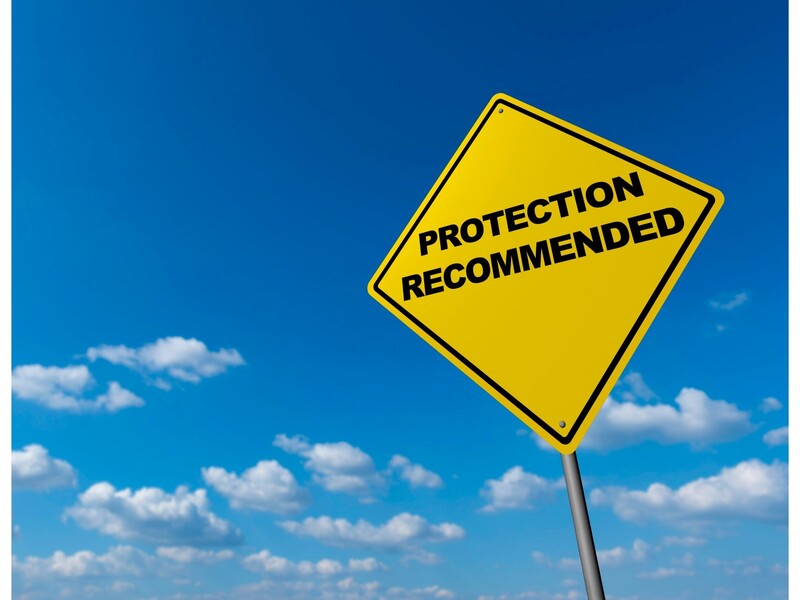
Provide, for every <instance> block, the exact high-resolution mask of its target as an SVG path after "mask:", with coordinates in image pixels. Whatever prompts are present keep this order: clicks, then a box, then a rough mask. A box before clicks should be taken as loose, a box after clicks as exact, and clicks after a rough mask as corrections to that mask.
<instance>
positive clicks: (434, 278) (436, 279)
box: [422, 267, 444, 296]
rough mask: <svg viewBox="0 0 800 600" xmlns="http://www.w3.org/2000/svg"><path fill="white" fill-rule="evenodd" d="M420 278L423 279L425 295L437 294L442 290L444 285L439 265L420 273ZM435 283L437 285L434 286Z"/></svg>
mask: <svg viewBox="0 0 800 600" xmlns="http://www.w3.org/2000/svg"><path fill="white" fill-rule="evenodd" d="M422 279H423V281H425V295H426V296H429V295H431V294H438V293H439V292H443V291H444V286H443V285H442V269H441V267H439V268H436V269H431V270H430V271H425V272H424V273H423V274H422ZM436 284H439V285H438V286H436V287H434V286H435V285H436Z"/></svg>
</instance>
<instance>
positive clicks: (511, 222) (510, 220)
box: [506, 204, 528, 231]
mask: <svg viewBox="0 0 800 600" xmlns="http://www.w3.org/2000/svg"><path fill="white" fill-rule="evenodd" d="M506 224H507V225H508V230H509V231H516V230H517V229H525V228H526V227H527V226H528V222H527V221H526V220H525V205H524V204H518V205H517V206H512V207H511V208H507V209H506Z"/></svg>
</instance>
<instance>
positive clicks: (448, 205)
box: [369, 94, 722, 454]
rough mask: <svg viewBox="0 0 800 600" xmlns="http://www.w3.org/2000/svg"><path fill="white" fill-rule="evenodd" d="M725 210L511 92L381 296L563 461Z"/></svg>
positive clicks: (415, 226) (454, 165) (410, 233)
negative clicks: (523, 100) (701, 240)
mask: <svg viewBox="0 0 800 600" xmlns="http://www.w3.org/2000/svg"><path fill="white" fill-rule="evenodd" d="M721 205H722V194H721V193H720V192H719V191H717V190H715V189H714V188H711V187H709V186H707V185H704V184H702V183H700V182H698V181H695V180H694V179H691V178H689V177H686V176H685V175H682V174H680V173H678V172H676V171H673V170H672V169H669V168H667V167H665V166H663V165H660V164H658V163H656V162H654V161H652V160H649V159H647V158H645V157H643V156H640V155H638V154H635V153H633V152H631V151H629V150H626V149H625V148H622V147H620V146H618V145H616V144H614V143H612V142H609V141H607V140H604V139H602V138H600V137H598V136H596V135H594V134H591V133H589V132H587V131H584V130H582V129H579V128H578V127H575V126H574V125H570V124H569V123H566V122H564V121H562V120H560V119H557V118H556V117H553V116H551V115H548V114H547V113H544V112H542V111H540V110H538V109H536V108H533V107H531V106H528V105H527V104H524V103H522V102H519V101H518V100H514V99H513V98H510V97H508V96H505V95H503V94H499V95H497V96H495V97H494V98H492V100H491V102H490V103H489V105H488V106H487V107H486V109H484V111H483V113H482V114H481V116H480V118H479V119H478V121H477V122H476V123H475V125H474V126H473V127H472V130H471V131H470V132H469V134H468V135H467V137H466V139H465V140H464V141H463V142H462V144H461V146H460V147H459V149H458V151H457V152H456V154H455V156H453V158H452V159H451V160H450V163H449V164H448V165H447V168H445V170H444V172H443V173H442V174H441V175H440V176H439V179H438V180H437V181H436V183H435V185H434V186H433V189H432V190H431V191H430V193H429V194H428V196H427V197H426V198H425V200H424V201H423V203H422V205H421V206H420V207H419V208H418V209H417V212H416V213H415V214H414V216H413V217H412V218H411V221H410V222H409V224H408V225H407V226H406V228H405V230H404V231H403V233H402V234H401V235H400V238H399V239H398V240H397V242H395V244H394V246H393V247H392V249H391V251H390V252H389V254H388V256H387V257H386V258H385V259H384V261H383V263H382V264H381V266H380V267H379V268H378V271H377V272H376V273H375V275H374V276H373V278H372V280H371V281H370V284H369V293H370V294H371V295H372V296H373V297H374V298H375V299H376V300H378V302H380V303H381V304H382V305H383V306H385V307H386V308H387V309H388V310H389V311H391V312H392V313H393V314H394V315H395V316H397V317H398V318H399V319H400V320H402V321H403V322H404V323H405V324H406V325H408V326H409V327H411V328H412V329H413V330H414V331H416V332H417V333H418V334H419V335H420V336H422V337H423V338H425V339H426V340H427V341H428V342H429V343H430V344H431V345H433V346H434V347H435V348H436V349H437V350H439V351H440V352H441V353H442V354H444V355H445V356H446V357H447V358H448V359H449V360H450V361H452V362H453V363H454V364H455V365H456V366H458V367H459V368H460V369H461V370H462V371H464V373H466V374H467V375H468V376H469V377H471V378H472V379H473V380H474V381H475V382H476V383H478V384H479V385H480V386H481V387H482V388H483V389H484V390H486V391H487V392H488V393H489V394H491V395H492V396H494V397H495V398H496V399H497V400H498V401H500V402H501V403H502V404H503V405H505V406H506V408H508V409H509V410H510V411H511V412H513V413H514V414H515V415H516V416H517V417H519V418H520V419H521V420H522V421H524V422H525V423H526V424H527V425H528V426H529V427H531V428H532V429H533V430H534V431H536V432H537V433H538V434H540V435H541V436H542V437H544V438H545V439H546V440H547V441H548V442H549V443H550V444H551V445H552V446H554V447H555V448H556V449H557V450H558V451H559V452H562V453H565V454H566V453H569V452H573V451H574V450H575V448H576V447H577V446H578V444H579V443H580V440H581V438H582V437H583V435H584V434H585V433H586V430H587V428H588V427H589V425H590V424H591V422H592V420H593V419H594V417H595V415H596V414H597V412H598V411H599V410H600V407H601V406H602V403H603V402H604V400H605V398H606V397H607V396H608V394H609V392H610V390H611V388H612V387H613V386H614V384H615V383H616V381H617V379H618V378H619V376H620V375H621V373H622V370H623V369H624V368H625V365H626V364H627V363H628V360H629V359H630V357H631V355H632V354H633V352H634V350H635V349H636V347H637V345H638V344H639V342H640V341H641V339H642V336H643V335H644V333H645V331H646V330H647V328H648V327H649V326H650V323H651V322H652V321H653V319H654V318H655V315H656V313H657V312H658V310H659V308H661V305H662V304H663V302H664V300H665V298H666V297H667V295H668V294H669V292H670V290H671V289H672V286H673V285H674V284H675V281H676V280H677V278H678V276H679V275H680V274H681V272H682V271H683V268H684V267H685V266H686V263H687V262H688V261H689V258H690V257H691V255H692V253H693V252H694V251H695V249H696V248H697V245H698V244H699V243H700V239H701V238H702V237H703V235H704V234H705V232H706V230H707V229H708V227H709V225H710V224H711V221H712V220H713V219H714V217H715V216H716V214H717V212H718V211H719V209H720V206H721Z"/></svg>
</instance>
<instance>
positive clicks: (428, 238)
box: [419, 231, 436, 256]
mask: <svg viewBox="0 0 800 600" xmlns="http://www.w3.org/2000/svg"><path fill="white" fill-rule="evenodd" d="M435 241H436V232H435V231H423V232H422V233H420V234H419V253H420V254H421V255H422V256H425V255H426V254H427V253H428V246H430V245H431V244H433V242H435Z"/></svg>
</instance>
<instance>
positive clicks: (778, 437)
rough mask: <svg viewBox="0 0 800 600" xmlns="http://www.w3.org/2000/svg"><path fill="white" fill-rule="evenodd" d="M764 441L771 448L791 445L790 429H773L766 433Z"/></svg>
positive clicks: (786, 427)
mask: <svg viewBox="0 0 800 600" xmlns="http://www.w3.org/2000/svg"><path fill="white" fill-rule="evenodd" d="M762 439H763V440H764V443H765V444H766V445H767V446H769V447H770V448H772V447H774V446H785V445H787V444H788V443H789V427H788V426H784V427H778V428H777V429H772V430H771V431H768V432H767V433H765V434H764V437H763V438H762Z"/></svg>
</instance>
